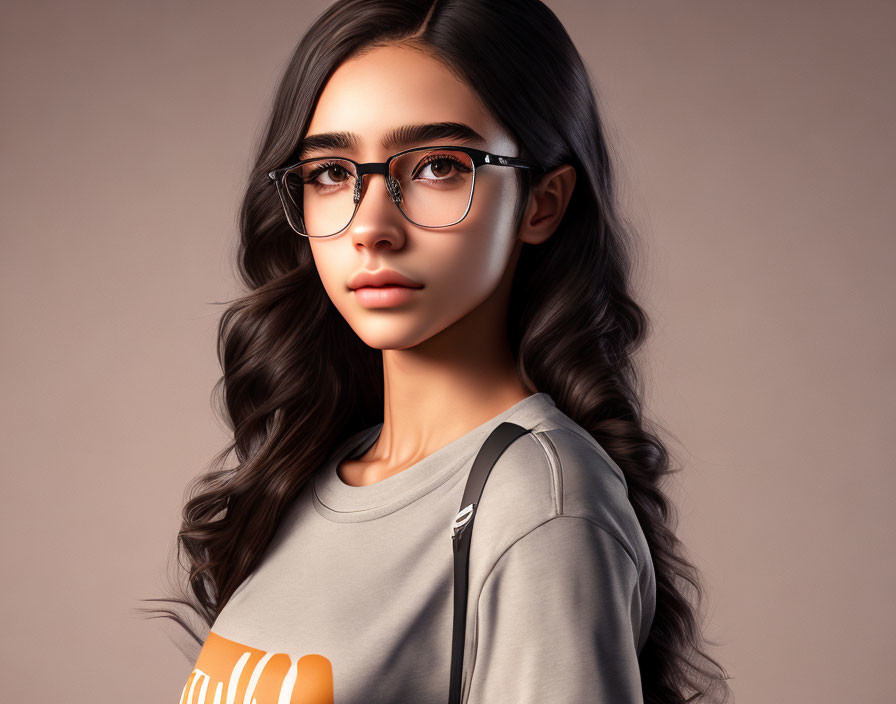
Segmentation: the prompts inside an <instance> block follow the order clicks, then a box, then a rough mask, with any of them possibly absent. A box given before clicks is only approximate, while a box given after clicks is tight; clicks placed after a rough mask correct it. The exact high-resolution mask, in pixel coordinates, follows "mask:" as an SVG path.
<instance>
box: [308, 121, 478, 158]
mask: <svg viewBox="0 0 896 704" xmlns="http://www.w3.org/2000/svg"><path fill="white" fill-rule="evenodd" d="M442 139H451V140H457V141H460V142H465V143H467V144H477V145H479V146H484V145H485V139H483V137H482V135H480V134H479V133H478V132H477V131H476V130H474V129H473V128H472V127H470V126H469V125H465V124H464V123H462V122H426V123H423V124H418V125H402V126H401V127H396V128H394V129H391V130H389V131H388V132H386V134H385V135H383V141H382V146H383V149H388V150H392V149H401V148H403V147H409V146H411V145H413V144H418V143H422V144H426V143H427V142H429V143H432V142H436V141H438V140H442ZM360 141H361V140H360V138H359V137H358V135H357V134H355V133H354V132H322V133H320V134H312V135H308V136H306V137H305V138H304V139H303V140H302V142H301V144H300V146H299V159H304V158H305V156H306V155H307V154H308V153H309V152H317V151H332V150H336V149H343V150H350V149H357V147H358V145H359V144H360Z"/></svg>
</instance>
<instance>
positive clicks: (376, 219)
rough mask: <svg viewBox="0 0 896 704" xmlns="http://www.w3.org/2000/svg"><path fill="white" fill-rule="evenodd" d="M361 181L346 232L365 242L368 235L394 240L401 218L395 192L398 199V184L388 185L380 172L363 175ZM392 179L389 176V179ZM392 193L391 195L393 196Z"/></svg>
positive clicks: (398, 230)
mask: <svg viewBox="0 0 896 704" xmlns="http://www.w3.org/2000/svg"><path fill="white" fill-rule="evenodd" d="M362 178H363V181H362V182H360V194H359V195H360V201H359V202H358V207H357V209H356V210H355V216H354V218H352V222H351V225H349V231H350V233H351V236H352V239H354V240H356V241H359V242H366V243H367V244H370V242H369V241H368V240H369V239H370V238H371V237H376V236H380V237H388V238H390V239H394V238H396V237H399V236H401V234H402V220H404V218H403V217H402V215H401V213H400V212H399V210H398V207H397V204H396V203H395V198H394V195H397V196H398V199H399V200H400V197H401V196H400V193H401V191H400V188H397V187H398V184H397V183H394V184H391V185H390V184H389V183H388V182H387V181H386V179H387V178H389V177H388V176H385V175H383V174H366V175H365V176H364V177H362ZM390 180H391V179H390ZM393 194H394V195H393Z"/></svg>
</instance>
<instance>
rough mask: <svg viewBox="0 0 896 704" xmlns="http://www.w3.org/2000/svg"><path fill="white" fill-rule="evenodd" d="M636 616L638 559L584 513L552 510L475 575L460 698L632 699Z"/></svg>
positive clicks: (638, 696)
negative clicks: (477, 584) (471, 652)
mask: <svg viewBox="0 0 896 704" xmlns="http://www.w3.org/2000/svg"><path fill="white" fill-rule="evenodd" d="M475 539H476V538H475V534H474V536H473V540H474V542H475ZM640 619H641V598H640V591H639V586H638V569H637V567H636V565H635V563H634V562H633V561H632V558H631V557H630V556H629V553H628V552H627V551H626V550H625V548H624V547H623V546H622V545H621V544H620V542H619V541H618V540H617V539H616V538H615V537H614V536H613V535H612V534H610V533H609V532H608V531H607V530H605V529H604V528H602V527H601V526H599V525H598V524H597V523H595V522H594V521H592V520H590V519H588V518H584V517H578V516H557V517H554V518H552V519H550V520H548V521H546V522H545V523H542V524H541V525H539V526H538V527H537V528H535V529H533V530H532V531H530V532H529V533H527V534H526V535H524V536H523V537H521V538H519V539H518V540H517V541H516V542H514V543H513V544H512V545H511V546H510V548H508V549H507V550H506V551H505V552H504V553H503V554H502V555H501V557H500V558H499V559H498V560H497V562H496V563H495V566H494V568H493V569H492V571H491V573H490V574H489V575H488V577H487V578H486V580H485V583H484V585H483V588H482V592H481V595H480V597H479V605H478V636H477V647H476V655H475V659H474V664H473V672H472V675H471V676H470V686H469V688H468V692H469V694H468V696H467V697H466V698H465V699H464V701H465V702H466V704H494V703H495V702H513V703H514V704H536V703H537V704H544V702H551V703H552V704H582V703H583V702H601V703H607V704H610V703H612V704H634V703H635V702H638V703H639V704H640V703H642V702H643V696H642V692H641V677H640V670H639V667H638V656H637V641H638V634H639V632H640Z"/></svg>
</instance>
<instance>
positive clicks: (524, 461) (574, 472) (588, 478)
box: [471, 408, 650, 576]
mask: <svg viewBox="0 0 896 704" xmlns="http://www.w3.org/2000/svg"><path fill="white" fill-rule="evenodd" d="M524 427H526V429H527V430H528V432H527V433H525V434H524V435H521V436H520V437H519V438H517V439H516V440H515V441H514V442H513V443H511V445H510V446H508V448H507V449H506V450H505V451H504V453H503V454H502V455H501V456H500V458H499V459H498V460H497V462H496V463H495V465H494V467H493V468H492V470H491V473H490V474H489V476H488V479H487V481H486V483H485V487H484V489H483V492H482V497H481V501H480V505H479V507H478V508H477V511H476V519H475V528H474V531H473V533H474V537H473V540H472V545H471V549H472V551H474V553H475V552H477V548H478V552H479V555H478V557H479V559H478V560H476V562H478V563H479V564H480V565H482V566H483V567H484V568H485V566H487V565H488V564H490V563H492V564H493V562H492V561H493V560H494V559H497V557H499V556H500V554H502V552H503V551H506V550H507V549H508V548H509V547H510V546H511V545H513V544H514V543H515V542H516V541H518V540H520V539H521V538H522V537H524V536H526V535H528V534H529V533H530V532H532V531H533V530H537V529H538V528H539V526H542V525H544V524H545V523H547V522H548V521H553V520H558V519H580V520H584V521H588V522H590V523H591V524H594V525H596V526H597V527H598V528H600V529H601V530H602V531H603V532H605V533H608V534H609V535H610V536H612V537H613V538H615V539H616V541H617V542H618V543H620V544H621V545H622V547H623V548H624V549H625V551H626V552H627V553H628V554H629V556H630V557H631V559H632V561H633V562H634V563H635V565H636V566H637V567H638V569H639V571H640V570H642V569H644V568H646V567H647V566H648V565H649V562H650V555H649V550H648V548H647V543H646V540H645V538H644V535H643V532H642V531H641V527H640V524H639V522H638V519H637V516H636V514H635V511H634V508H633V507H632V505H631V502H630V501H629V499H628V487H627V484H626V480H625V475H624V474H623V472H622V470H621V469H620V468H619V466H618V465H617V464H616V462H614V461H613V459H612V458H611V457H610V455H609V454H608V453H607V452H606V450H605V449H604V448H603V447H601V445H600V443H598V442H597V440H595V439H594V437H593V436H592V435H591V434H590V433H588V431H587V430H585V429H584V428H582V427H581V426H580V425H578V424H577V423H576V422H575V421H573V420H572V419H571V418H569V417H568V416H567V415H565V414H564V413H563V412H562V411H560V410H559V409H556V408H554V409H552V410H551V412H549V413H547V414H545V416H544V417H542V418H540V419H538V421H537V422H534V423H529V424H526V425H524ZM574 522H575V521H574ZM477 542H478V543H479V545H478V546H477V545H476V544H477ZM473 562H474V560H473V558H472V557H471V576H472V571H473Z"/></svg>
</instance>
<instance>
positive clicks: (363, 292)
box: [353, 284, 422, 308]
mask: <svg viewBox="0 0 896 704" xmlns="http://www.w3.org/2000/svg"><path fill="white" fill-rule="evenodd" d="M421 288H422V287H421ZM419 290H420V289H419V288H411V287H410V286H399V285H398V284H386V285H385V286H362V287H361V288H356V289H354V290H353V294H354V296H355V299H357V301H358V303H360V304H361V305H362V306H364V307H365V308H391V307H392V306H397V305H401V304H402V303H406V302H408V301H410V300H411V298H413V296H414V293H415V292H416V291H419Z"/></svg>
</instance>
